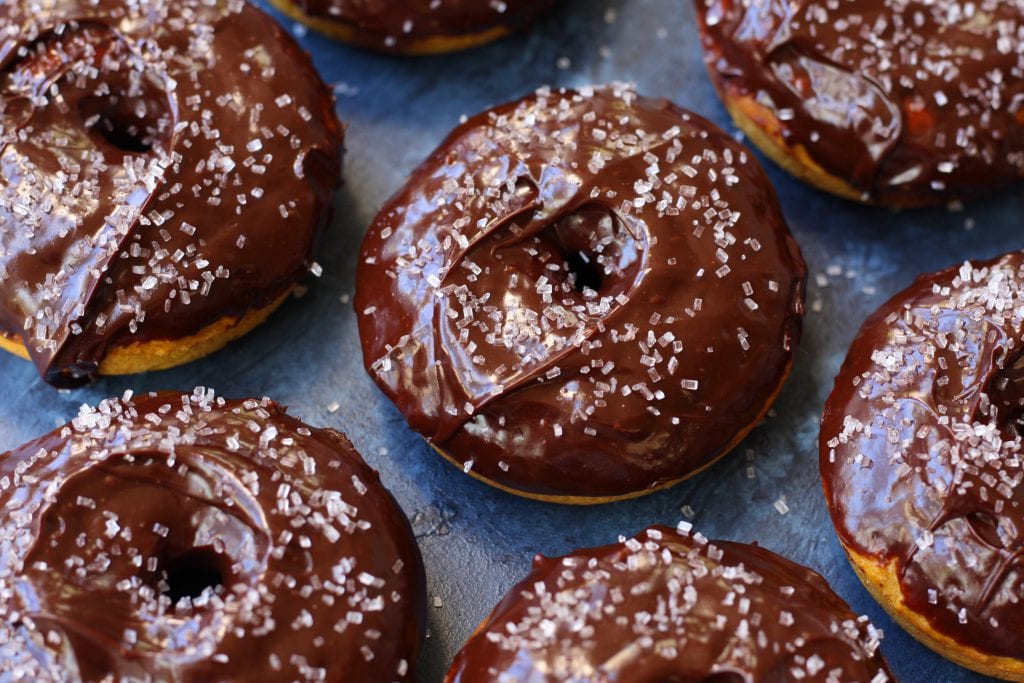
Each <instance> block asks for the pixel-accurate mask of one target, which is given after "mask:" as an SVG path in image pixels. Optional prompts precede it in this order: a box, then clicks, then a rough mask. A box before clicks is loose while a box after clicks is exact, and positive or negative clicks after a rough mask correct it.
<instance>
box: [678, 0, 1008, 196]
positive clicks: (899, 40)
mask: <svg viewBox="0 0 1024 683" xmlns="http://www.w3.org/2000/svg"><path fill="white" fill-rule="evenodd" d="M695 2H696V7H697V14H698V18H699V22H700V26H701V32H702V36H703V46H704V51H705V60H706V62H707V66H708V70H709V72H710V74H711V79H712V81H713V82H714V84H715V87H716V88H717V89H718V92H719V94H720V95H721V96H722V99H723V101H724V103H725V106H726V108H727V109H728V110H729V112H730V114H731V115H732V117H733V120H734V121H735V122H736V125H737V126H739V128H740V129H742V130H743V132H744V133H746V135H747V136H748V137H749V138H750V139H751V140H752V141H753V142H754V143H755V144H756V145H757V146H758V147H759V148H760V149H761V150H762V151H763V152H764V153H765V154H766V155H767V156H769V157H771V158H772V159H773V160H774V161H775V162H776V163H778V164H779V165H780V166H782V167H783V168H785V169H786V170H788V171H789V172H791V173H792V174H794V175H796V176H798V177H799V178H802V179H803V180H805V181H808V182H810V183H811V184H813V185H815V186H817V187H819V188H821V189H823V190H826V191H828V192H832V193H834V194H837V195H840V196H842V197H846V198H849V199H853V200H857V201H862V202H867V203H873V204H880V205H885V206H891V207H917V206H926V205H934V204H942V203H948V202H951V201H955V200H962V199H971V198H974V197H977V196H979V195H981V194H983V193H986V192H989V191H991V190H993V189H995V188H999V187H1002V186H1005V185H1008V184H1011V183H1013V182H1015V181H1018V180H1020V179H1021V178H1024V0H975V1H974V2H965V1H963V0H856V1H854V0H835V1H831V2H825V1H823V0H695Z"/></svg>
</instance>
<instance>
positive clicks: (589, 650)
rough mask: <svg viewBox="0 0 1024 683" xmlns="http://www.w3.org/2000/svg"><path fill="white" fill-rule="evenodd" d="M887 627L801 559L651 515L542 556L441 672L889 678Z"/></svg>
mask: <svg viewBox="0 0 1024 683" xmlns="http://www.w3.org/2000/svg"><path fill="white" fill-rule="evenodd" d="M881 636H882V634H881V632H880V631H878V630H876V629H875V628H873V627H872V626H871V624H869V623H868V622H867V619H866V618H865V617H857V616H856V615H854V613H853V612H851V611H850V608H849V606H848V605H847V604H846V603H845V602H843V600H842V599H841V598H839V596H837V595H836V594H835V593H833V592H832V590H831V589H830V588H829V586H828V584H827V583H825V580H824V579H823V578H821V576H819V575H818V574H816V573H815V572H813V571H811V570H810V569H807V568H806V567H802V566H800V565H798V564H795V563H793V562H790V561H789V560H787V559H785V558H783V557H781V556H779V555H776V554H775V553H772V552H770V551H768V550H765V549H763V548H760V547H758V546H756V545H746V544H742V543H727V542H724V541H710V542H709V541H708V540H707V539H706V538H704V537H703V536H701V535H700V534H692V535H691V534H690V533H688V532H681V531H677V530H674V529H668V528H666V527H651V528H650V529H647V530H646V531H644V532H642V533H640V534H638V535H637V536H636V537H634V538H631V539H629V540H625V539H622V540H621V541H620V542H619V543H616V544H613V545H607V546H603V547H599V548H591V549H588V550H580V551H577V552H574V553H572V554H571V555H568V556H566V557H561V558H546V557H541V556H538V557H537V558H536V559H535V560H534V563H533V571H531V572H530V573H529V574H528V575H527V576H526V578H524V579H523V580H522V581H521V582H520V583H519V584H517V585H516V586H515V587H513V588H512V590H510V591H509V592H508V594H507V595H506V596H505V598H504V599H503V600H502V601H501V602H500V603H498V606H497V607H495V608H494V611H493V612H491V614H490V616H489V617H487V619H486V620H485V621H484V623H483V624H481V626H480V628H479V629H478V630H477V632H476V633H475V634H474V635H473V637H472V638H470V640H469V642H468V643H466V646H465V647H464V648H463V649H462V651H461V652H460V653H459V654H458V655H457V656H456V657H455V661H454V662H453V664H452V667H451V669H450V670H449V671H448V677H447V679H446V680H447V682H448V683H488V682H493V683H498V682H501V681H574V682H575V681H580V682H582V681H608V682H611V681H622V682H623V683H625V682H627V681H707V682H711V681H714V682H715V683H739V682H740V681H765V682H776V681H778V682H781V681H808V682H811V681H821V682H824V681H830V682H831V681H860V682H861V683H884V682H885V681H891V680H893V678H892V676H891V674H890V673H889V670H888V668H887V667H886V663H885V660H883V659H882V656H881V653H880V652H879V651H878V645H879V641H880V639H881Z"/></svg>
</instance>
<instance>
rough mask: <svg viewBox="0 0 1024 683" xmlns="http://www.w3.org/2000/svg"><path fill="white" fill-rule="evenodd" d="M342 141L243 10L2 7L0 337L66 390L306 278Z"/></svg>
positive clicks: (288, 42) (197, 2)
mask: <svg viewBox="0 0 1024 683" xmlns="http://www.w3.org/2000/svg"><path fill="white" fill-rule="evenodd" d="M341 136H342V129H341V125H340V123H339V122H338V120H337V117H336V115H335V113H334V106H333V99H332V97H331V95H330V93H329V91H328V90H327V88H326V87H325V86H324V84H323V82H322V81H321V80H320V78H319V77H318V76H317V74H316V73H315V72H314V70H313V67H312V65H311V63H310V61H309V59H308V57H307V56H306V55H305V54H304V53H303V52H301V50H300V49H299V47H298V46H297V45H296V44H295V42H294V41H293V40H292V39H291V38H290V37H289V36H288V35H287V34H285V33H284V31H282V30H281V29H280V28H279V27H278V26H277V24H275V23H274V22H273V21H272V20H271V19H270V18H269V17H268V16H266V15H265V14H263V13H262V12H261V11H260V10H258V9H256V8H255V7H254V6H251V5H249V4H248V3H245V2H240V1H238V0H217V1H216V2H205V1H201V0H176V1H174V2H171V1H170V0H146V1H145V2H128V3H126V2H120V1H116V2H115V1H114V0H98V1H95V2H86V1H84V0H54V1H50V2H44V3H37V2H28V1H27V0H15V1H13V2H5V3H2V4H0V284H2V286H0V332H2V333H3V334H5V335H7V336H9V337H14V338H18V337H20V338H21V339H22V340H23V341H24V345H25V347H26V348H27V349H28V352H29V354H30V355H31V357H32V359H33V361H34V362H35V364H36V366H37V367H38V368H39V371H40V373H41V374H43V376H44V377H45V378H46V380H47V381H49V382H51V383H52V384H55V385H58V386H73V385H77V384H81V383H83V382H85V381H88V380H89V379H91V378H92V377H93V376H94V375H95V373H96V371H97V368H98V367H99V365H100V363H101V362H102V359H103V358H104V356H105V354H106V352H107V350H108V349H109V348H111V347H113V346H122V345H129V344H132V343H134V342H139V341H149V340H175V339H180V338H183V337H188V336H190V335H192V334H195V333H197V332H199V331H200V330H202V329H203V328H204V327H207V326H209V325H211V324H213V323H215V322H217V321H220V320H222V319H225V318H240V317H242V316H243V315H244V314H245V313H247V312H249V311H253V310H257V309H261V308H263V307H266V306H268V305H270V304H271V303H272V302H274V301H275V300H277V299H278V298H279V297H281V296H283V295H284V294H285V293H286V292H287V291H288V290H289V289H290V288H291V287H292V286H293V285H294V284H295V282H296V281H297V279H298V278H299V277H301V276H302V275H303V274H304V273H305V271H306V270H307V268H308V267H309V266H310V264H311V253H312V249H313V245H314V242H315V240H316V237H317V235H318V233H319V231H320V229H321V228H322V227H323V226H324V224H325V223H326V222H327V220H328V218H329V214H330V206H331V203H332V193H333V190H334V188H335V186H336V185H337V183H338V181H339V173H340V166H339V149H340V145H341Z"/></svg>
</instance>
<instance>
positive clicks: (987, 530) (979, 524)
mask: <svg viewBox="0 0 1024 683" xmlns="http://www.w3.org/2000/svg"><path fill="white" fill-rule="evenodd" d="M964 520H965V521H966V522H967V524H968V525H969V526H970V527H971V531H973V532H974V534H975V535H976V536H977V537H978V538H980V539H981V541H982V542H983V543H985V544H986V545H987V546H989V547H991V548H1005V547H1007V546H1008V545H1009V543H1010V542H1011V541H1012V538H1013V536H1012V534H1008V533H1007V531H1006V530H1005V529H1004V528H1002V527H1001V526H1000V524H999V521H998V520H996V519H995V518H994V517H993V516H992V515H990V514H988V513H987V512H983V511H976V512H970V513H968V514H966V515H965V516H964Z"/></svg>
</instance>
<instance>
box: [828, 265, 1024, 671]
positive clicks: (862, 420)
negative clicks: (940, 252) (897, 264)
mask: <svg viewBox="0 0 1024 683" xmlns="http://www.w3.org/2000/svg"><path fill="white" fill-rule="evenodd" d="M1022 341H1024V253H1021V252H1015V253H1011V254H1007V255H1005V256H1003V257H1001V258H998V259H995V260H993V261H989V262H986V263H977V264H971V263H967V264H964V265H963V266H961V267H959V268H950V269H949V270H944V271H941V272H938V273H934V274H930V275H926V276H922V277H921V278H919V279H918V280H917V281H916V282H915V283H914V284H913V285H911V286H910V287H909V288H908V289H906V290H905V291H903V292H901V293H900V294H897V295H896V296H895V297H893V299H892V300H890V301H889V302H888V303H886V304H885V305H884V306H882V307H881V308H880V309H879V310H878V311H877V312H876V313H874V314H873V315H872V316H871V317H870V318H868V320H867V321H866V322H865V323H864V326H863V327H862V328H861V331H860V333H859V334H858V336H857V338H856V339H855V340H854V342H853V345H852V346H851V347H850V352H849V355H848V356H847V358H846V362H845V363H844V364H843V368H842V370H841V372H840V374H839V376H838V377H837V378H836V386H835V390H834V391H833V392H832V395H831V397H830V398H829V400H828V403H827V405H826V408H825V417H824V421H823V423H822V429H821V473H822V478H823V480H824V485H825V495H826V498H827V499H828V504H829V509H830V511H831V513H832V520H833V522H834V523H835V526H836V530H837V531H838V533H839V538H840V540H842V542H843V545H844V547H845V548H846V550H847V552H848V554H849V555H850V558H851V560H852V561H853V565H854V567H855V569H856V570H857V571H858V573H859V574H860V576H861V578H862V580H863V581H864V583H865V585H866V586H867V587H868V588H869V589H870V590H871V591H872V593H874V595H875V597H876V598H877V599H878V600H879V601H880V602H881V603H882V604H883V606H885V607H886V608H887V609H888V610H889V611H890V612H892V613H893V615H894V616H895V617H896V619H897V620H898V621H899V622H900V623H901V624H902V625H903V626H904V627H905V628H907V630H909V631H910V632H911V633H912V634H913V635H914V636H916V637H917V638H918V639H920V640H921V641H922V642H924V643H925V644H926V645H928V646H929V647H931V648H933V649H935V650H936V651H938V652H940V653H941V654H943V655H944V656H946V657H948V658H950V659H952V660H953V661H955V662H957V663H959V664H962V665H964V666H967V667H969V668H972V669H975V670H977V671H980V672H983V673H986V674H989V675H992V676H999V677H1002V678H1009V679H1011V680H1018V681H1024V610H1021V601H1022V600H1024V483H1022V482H1024V446H1022V443H1021V436H1020V426H1021V417H1022V415H1024V374H1022V371H1021V368H1022V362H1021V353H1022V351H1024V345H1022Z"/></svg>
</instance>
